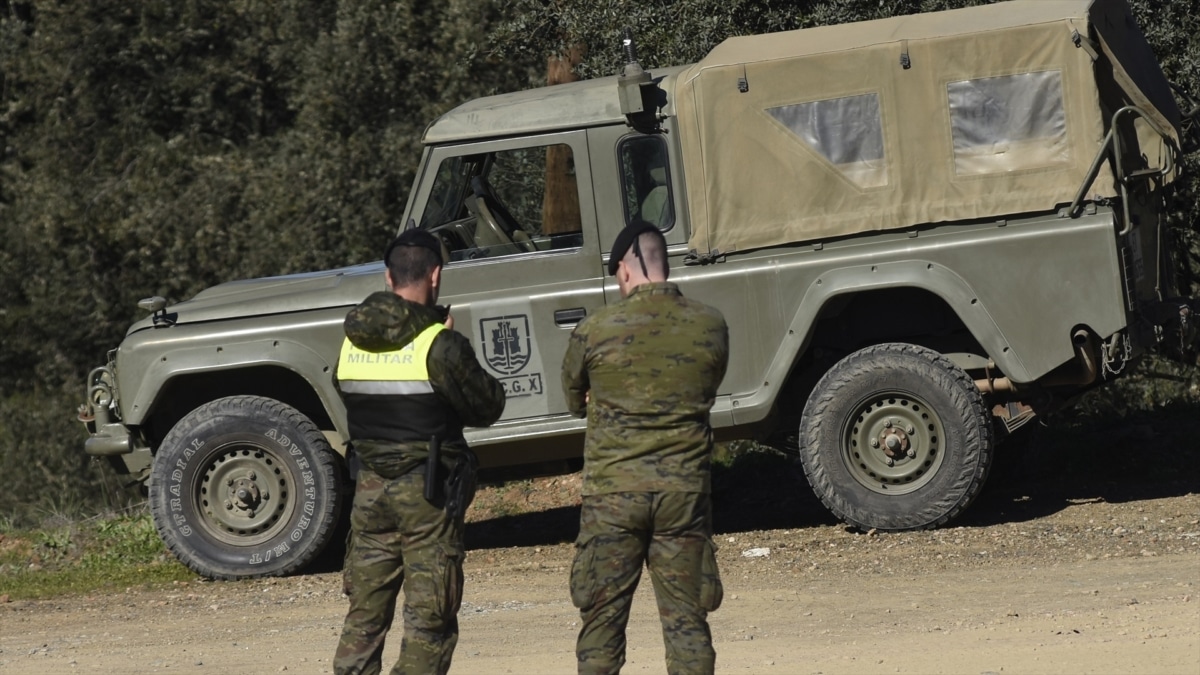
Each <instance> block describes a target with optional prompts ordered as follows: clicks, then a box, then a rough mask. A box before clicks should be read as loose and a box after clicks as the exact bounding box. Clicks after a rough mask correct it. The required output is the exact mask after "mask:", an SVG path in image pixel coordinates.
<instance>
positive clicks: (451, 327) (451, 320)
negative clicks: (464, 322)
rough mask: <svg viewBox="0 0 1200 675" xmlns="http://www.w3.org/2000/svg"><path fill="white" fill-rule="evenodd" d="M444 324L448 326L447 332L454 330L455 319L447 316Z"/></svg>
mask: <svg viewBox="0 0 1200 675" xmlns="http://www.w3.org/2000/svg"><path fill="white" fill-rule="evenodd" d="M444 324H445V326H446V330H454V317H452V316H450V315H449V314H447V315H446V321H445V322H444Z"/></svg>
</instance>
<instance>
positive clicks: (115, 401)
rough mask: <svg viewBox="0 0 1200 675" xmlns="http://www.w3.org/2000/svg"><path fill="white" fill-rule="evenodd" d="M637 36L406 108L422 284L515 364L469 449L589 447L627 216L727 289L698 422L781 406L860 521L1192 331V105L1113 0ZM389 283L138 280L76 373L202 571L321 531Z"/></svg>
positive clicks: (722, 428) (739, 428)
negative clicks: (651, 59)
mask: <svg viewBox="0 0 1200 675" xmlns="http://www.w3.org/2000/svg"><path fill="white" fill-rule="evenodd" d="M626 51H627V57H628V59H627V60H628V63H627V64H626V66H625V67H624V70H623V71H622V72H621V74H620V75H619V76H615V77H610V78H602V79H595V80H589V81H583V82H576V83H570V84H562V85H557V86H553V87H547V88H542V89H536V90H532V91H524V92H519V93H510V94H504V95H498V96H492V97H487V98H482V99H478V100H474V101H470V102H467V103H464V104H462V105H460V106H459V107H457V108H455V109H453V110H451V111H450V112H448V113H447V114H445V115H443V116H442V117H441V118H439V119H437V120H436V121H434V122H433V123H432V124H431V125H430V126H429V127H428V129H427V130H426V132H425V134H424V139H423V140H424V154H423V157H422V160H421V165H420V169H419V171H418V173H417V177H416V180H415V182H414V184H413V187H412V191H411V193H410V194H409V196H408V201H407V204H406V206H405V207H404V214H403V217H402V222H404V223H405V225H404V227H410V228H411V227H416V228H422V229H425V230H428V231H430V232H432V233H434V234H436V235H437V236H438V237H439V238H440V240H441V241H442V242H443V243H444V246H445V250H444V255H445V258H446V260H447V264H446V268H445V272H444V275H443V279H444V287H443V293H442V299H443V302H447V303H449V304H451V305H452V307H453V309H452V312H453V316H454V318H455V329H456V330H459V331H461V332H462V333H464V334H465V335H467V336H469V337H470V338H471V340H472V341H473V342H474V344H475V345H476V348H477V350H478V355H479V356H480V358H481V361H483V362H484V363H485V364H486V367H487V368H489V369H490V370H491V372H493V373H494V374H495V375H496V376H497V377H498V378H500V380H501V381H502V382H503V383H504V386H505V389H506V391H507V394H508V402H507V409H506V411H505V414H504V416H503V418H502V420H501V421H500V422H499V423H498V424H496V425H495V426H493V427H491V428H488V429H475V430H470V431H469V433H468V437H469V440H470V442H471V444H472V445H473V446H474V447H475V449H476V450H477V451H478V454H479V457H480V459H481V462H482V465H483V466H484V467H503V466H513V465H531V464H535V463H543V462H552V461H560V460H565V459H572V458H573V459H576V460H577V459H578V458H579V456H580V452H581V447H582V434H583V432H584V428H585V422H584V420H581V419H577V418H575V417H572V416H570V415H569V414H567V411H566V408H565V404H564V396H563V393H562V391H561V387H560V384H559V368H560V364H561V359H562V356H563V353H564V350H565V347H566V343H567V338H568V336H569V335H570V333H571V330H572V328H573V327H574V326H575V325H577V324H578V323H579V322H580V321H581V320H582V319H583V318H584V317H586V316H587V315H588V314H589V313H591V312H594V311H595V310H596V309H598V308H599V307H601V306H603V305H605V304H606V303H610V302H615V301H617V300H618V298H619V294H618V292H617V289H616V285H615V283H614V282H613V281H612V280H611V279H609V278H606V277H605V274H604V269H605V265H606V261H607V254H608V251H609V246H610V244H611V242H612V241H613V239H614V238H615V237H616V234H617V232H618V231H619V230H620V228H622V227H623V226H624V225H625V224H626V223H627V222H630V221H632V220H634V219H643V220H647V221H650V222H653V223H655V224H657V225H658V226H659V227H660V228H661V229H662V231H663V232H664V234H665V236H666V238H667V242H668V244H669V249H670V250H669V253H670V268H671V278H672V280H674V281H677V282H678V283H679V285H680V286H681V287H682V289H683V290H684V292H685V293H686V294H687V295H689V296H692V297H695V298H698V299H700V300H703V301H705V302H708V303H711V304H713V305H716V306H717V307H719V308H720V309H721V310H722V311H723V312H724V314H725V317H726V319H727V320H728V322H729V325H730V331H731V344H732V356H731V363H730V367H729V372H728V375H727V376H726V378H725V381H724V383H723V384H722V386H721V389H720V395H719V396H718V398H717V400H716V404H715V406H714V408H713V411H712V423H713V426H714V429H715V431H716V433H717V435H718V437H719V438H724V439H737V438H755V439H768V440H769V439H778V438H786V437H788V436H790V437H792V438H793V439H794V440H795V441H796V442H794V443H793V447H792V451H793V452H796V453H798V461H799V464H800V465H801V466H802V468H803V473H804V475H805V476H807V479H808V482H809V483H810V484H811V487H812V489H813V490H814V491H815V492H816V494H817V496H819V497H820V499H821V501H822V502H823V503H824V504H825V505H826V506H827V507H828V508H829V509H830V510H831V511H832V512H833V513H834V514H836V515H837V516H838V517H839V518H841V519H843V520H844V521H845V522H847V523H849V524H851V525H853V526H856V527H858V528H864V529H866V528H876V529H879V530H905V529H914V528H930V527H936V526H939V525H942V524H945V523H947V522H949V521H951V520H952V519H953V518H954V517H955V516H957V515H958V514H960V513H961V512H962V511H963V509H965V508H966V507H967V506H968V505H969V504H970V503H971V501H972V500H973V499H974V498H975V496H976V495H977V494H978V493H979V490H980V488H981V486H982V485H983V483H984V481H985V479H986V478H987V476H988V473H989V468H990V466H991V463H992V460H993V456H994V454H995V453H994V450H995V448H996V446H997V444H998V442H999V441H1000V440H1001V439H1002V438H1003V437H1004V435H1005V434H1006V433H1008V432H1009V431H1011V430H1013V429H1016V428H1017V427H1019V426H1021V425H1022V424H1024V423H1027V422H1028V421H1029V420H1030V419H1031V418H1033V417H1034V416H1035V415H1038V414H1046V413H1048V412H1052V411H1054V410H1055V409H1057V408H1059V407H1061V406H1063V405H1064V404H1066V403H1069V402H1070V401H1072V400H1073V399H1075V398H1076V397H1077V396H1078V395H1079V394H1081V393H1082V392H1084V391H1086V390H1088V389H1089V388H1092V387H1095V386H1098V385H1100V384H1102V383H1104V382H1106V381H1109V380H1112V379H1113V378H1114V377H1116V376H1118V375H1120V374H1121V373H1122V372H1123V371H1126V370H1127V369H1128V364H1129V363H1130V362H1131V361H1132V360H1133V359H1135V358H1137V357H1138V356H1139V355H1140V354H1142V353H1144V352H1146V351H1147V350H1150V349H1154V348H1158V349H1164V350H1166V351H1171V352H1173V353H1175V354H1176V355H1177V356H1180V357H1189V358H1194V356H1193V355H1194V350H1195V348H1196V320H1197V317H1196V310H1197V309H1198V305H1197V303H1195V302H1194V301H1193V300H1190V299H1187V298H1180V297H1177V292H1176V291H1175V290H1174V279H1175V275H1174V273H1173V271H1172V269H1171V266H1170V256H1169V255H1168V251H1167V250H1166V244H1167V242H1168V241H1169V239H1168V237H1167V234H1166V233H1165V231H1164V230H1165V228H1166V220H1165V216H1166V210H1167V207H1166V206H1165V205H1166V204H1167V203H1168V201H1167V198H1168V196H1169V195H1170V193H1171V189H1172V185H1173V183H1174V182H1175V180H1176V178H1177V175H1176V174H1177V172H1178V167H1179V162H1178V160H1179V158H1180V156H1181V152H1183V150H1184V149H1185V148H1186V145H1187V144H1186V140H1187V133H1186V132H1185V130H1186V129H1187V128H1189V125H1190V124H1191V123H1192V122H1193V121H1194V118H1195V117H1196V112H1195V111H1193V112H1192V113H1191V116H1190V117H1189V116H1187V115H1181V113H1180V111H1179V108H1178V107H1177V105H1176V102H1175V99H1174V98H1173V94H1172V91H1171V89H1170V88H1169V85H1168V83H1167V81H1166V80H1165V79H1164V76H1163V74H1162V72H1161V70H1160V68H1159V66H1158V65H1157V61H1156V60H1155V58H1154V55H1153V54H1152V52H1151V50H1150V48H1149V47H1148V45H1147V43H1146V42H1145V40H1144V38H1143V36H1142V35H1141V33H1140V32H1139V29H1138V28H1137V26H1136V24H1135V23H1134V21H1133V19H1132V18H1131V15H1130V13H1129V8H1128V7H1127V6H1126V5H1125V3H1124V0H1036V1H1034V0H1015V1H1012V2H1003V3H997V4H992V5H985V6H980V7H974V8H968V9H960V10H954V11H947V12H939V13H930V14H921V15H913V16H903V17H898V18H892V19H885V20H879V21H870V22H864V23H855V24H847V25H839V26H829V27H821V28H813V29H806V30H800V31H793V32H782V33H777V34H768V35H758V36H747V37H735V38H731V39H729V40H727V41H725V42H723V43H721V44H720V45H718V46H717V47H716V48H714V49H713V50H712V51H711V52H710V53H709V54H708V55H707V56H706V57H705V58H704V59H703V60H701V61H699V62H698V63H695V64H691V65H687V66H681V67H672V68H666V69H662V70H657V71H655V72H653V73H650V72H647V71H645V70H643V69H642V68H641V66H640V65H639V64H638V63H637V59H636V48H635V47H634V46H633V44H632V42H631V41H629V42H628V43H627V49H626ZM379 244H380V250H381V251H382V249H383V247H384V245H385V244H386V241H384V240H383V239H381V240H380V242H379ZM383 288H384V282H383V267H382V263H381V262H370V263H366V264H362V265H358V266H354V267H347V268H344V269H337V270H331V271H323V272H314V273H308V274H296V275H291V276H282V277H276V278H269V279H255V280H248V281H235V282H232V283H226V284H222V285H219V286H216V287H214V288H210V289H208V290H205V291H203V292H201V293H199V294H198V295H196V296H195V297H193V298H191V299H189V300H186V301H184V302H179V303H177V304H170V305H169V304H168V303H167V302H166V301H165V300H163V299H162V298H150V299H148V300H145V301H143V302H142V303H141V306H142V307H144V308H145V309H146V310H148V311H149V312H150V313H151V315H150V316H148V317H147V318H146V319H145V320H142V321H140V322H138V323H136V324H134V325H133V326H132V327H131V328H130V329H129V332H128V334H127V335H126V337H125V339H124V341H123V342H122V343H121V344H120V346H119V347H118V348H117V349H116V350H114V351H113V352H112V353H111V354H110V359H109V362H108V364H107V365H104V366H102V367H99V368H97V369H95V370H94V371H93V372H92V373H91V375H90V378H89V382H88V392H87V404H86V410H85V411H84V413H83V414H82V416H81V417H82V419H83V420H84V421H85V423H86V425H87V427H88V430H89V431H90V434H91V435H90V438H89V439H88V440H87V441H86V446H85V449H86V451H87V452H88V453H89V454H91V455H94V456H98V457H107V458H110V459H111V460H113V462H114V464H115V466H117V468H118V469H119V470H120V471H123V472H126V473H128V474H131V475H132V476H133V477H135V478H136V479H139V480H141V481H144V483H145V484H146V486H147V487H148V494H149V501H150V505H151V509H152V512H153V516H154V520H155V523H156V525H157V527H158V530H159V532H160V534H161V535H162V537H163V539H164V540H165V542H166V544H167V545H168V547H169V548H170V550H171V551H173V552H174V554H175V555H176V556H178V558H179V559H180V560H181V561H183V562H184V563H185V564H187V565H188V566H189V567H190V568H192V569H193V570H195V571H196V572H198V573H199V574H201V575H204V576H208V577H216V578H238V577H248V576H261V575H276V574H286V573H291V572H295V571H297V570H299V569H301V568H303V567H304V566H305V565H306V564H307V563H308V562H310V561H311V560H313V559H314V557H315V556H317V554H318V553H319V552H320V551H321V550H322V549H323V548H325V546H326V545H327V544H328V543H329V542H330V539H331V538H332V537H333V532H334V531H335V529H336V525H337V523H338V521H339V518H340V517H341V515H342V511H343V508H344V506H345V505H346V503H347V500H348V497H349V493H350V491H351V490H352V487H351V486H350V485H349V483H348V481H347V479H346V471H345V466H344V461H343V458H342V456H341V453H342V451H343V450H342V449H343V447H344V444H345V442H346V441H347V437H346V416H345V410H344V408H343V406H342V404H341V402H340V401H339V398H338V395H337V393H336V391H335V389H334V386H333V382H332V381H331V375H332V368H333V366H334V364H335V362H336V360H337V357H338V349H339V345H340V344H341V341H342V338H343V333H342V321H343V318H344V317H345V315H346V312H347V311H348V309H349V308H350V307H352V306H353V305H355V304H356V303H358V302H360V301H361V300H362V299H363V298H364V297H366V296H367V295H368V294H369V293H371V292H373V291H377V290H381V289H383ZM797 475H798V479H797V480H798V481H800V479H799V473H798V474H797ZM797 489H802V487H801V485H797Z"/></svg>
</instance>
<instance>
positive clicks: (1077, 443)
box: [467, 404, 1200, 549]
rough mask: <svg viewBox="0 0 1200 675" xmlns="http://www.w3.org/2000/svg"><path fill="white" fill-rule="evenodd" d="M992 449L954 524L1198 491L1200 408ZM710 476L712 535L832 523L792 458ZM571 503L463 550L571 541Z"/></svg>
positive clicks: (721, 469) (760, 453) (726, 467)
mask: <svg viewBox="0 0 1200 675" xmlns="http://www.w3.org/2000/svg"><path fill="white" fill-rule="evenodd" d="M1022 431H1023V432H1026V431H1027V432H1028V433H1022V434H1021V435H1019V436H1014V437H1013V438H1011V439H1010V442H1008V443H1005V444H1004V445H1002V446H1001V447H999V448H998V449H997V461H996V465H995V466H994V469H993V473H992V476H990V477H989V480H988V484H987V485H986V486H985V488H984V491H983V494H981V495H980V497H979V498H978V499H977V500H976V502H975V504H973V505H972V506H971V507H970V508H969V509H968V510H967V511H966V513H964V514H963V515H962V516H961V517H960V518H959V519H958V520H957V521H955V523H954V524H955V525H957V526H963V527H986V526H989V525H995V524H1000V523H1011V522H1022V521H1027V520H1032V519H1036V518H1042V517H1045V516H1048V515H1052V514H1054V513H1056V512H1058V511H1060V510H1062V509H1064V508H1066V507H1067V506H1069V505H1071V504H1072V503H1079V502H1083V501H1089V500H1099V501H1107V502H1128V501H1136V500H1146V499H1161V498H1166V497H1177V496H1181V495H1186V494H1190V493H1196V492H1200V457H1198V456H1197V453H1196V451H1195V447H1196V441H1195V438H1196V436H1197V431H1200V405H1196V404H1191V405H1179V406H1175V407H1172V408H1169V409H1165V410H1159V411H1154V412H1145V413H1134V414H1132V415H1129V416H1127V417H1124V418H1118V417H1106V416H1078V417H1069V418H1068V417H1064V418H1061V419H1058V420H1053V421H1051V422H1049V423H1048V424H1046V425H1044V426H1042V425H1040V426H1038V427H1034V428H1030V429H1027V430H1022ZM727 448H729V449H728V450H727V453H728V454H727V455H726V456H725V457H718V463H717V464H718V465H717V467H716V468H715V469H714V472H713V513H714V529H715V531H716V533H717V534H726V533H737V532H748V531H754V530H767V529H794V528H804V527H814V526H820V525H835V524H836V523H837V521H836V519H834V518H833V516H832V515H830V514H829V512H828V511H826V510H825V508H824V506H822V505H821V503H820V501H819V500H818V499H817V498H816V497H815V496H814V495H813V493H812V490H811V489H810V488H809V487H808V485H807V483H806V482H805V481H804V476H803V473H802V472H800V471H799V470H798V468H797V467H796V466H795V465H794V463H793V459H792V458H791V457H789V456H787V455H784V454H783V453H780V452H778V451H775V450H772V449H770V448H766V447H764V446H758V445H754V444H752V443H744V444H737V443H735V444H730V445H729V446H727ZM578 528H579V507H578V506H577V505H571V506H562V507H555V508H549V509H545V510H541V511H532V512H527V513H517V514H512V515H504V516H500V517H494V518H490V519H487V520H483V521H479V522H474V523H470V524H468V526H467V544H468V547H469V548H471V549H486V548H496V547H505V546H542V545H553V544H559V543H564V542H570V541H573V540H574V538H575V535H576V534H577V532H578Z"/></svg>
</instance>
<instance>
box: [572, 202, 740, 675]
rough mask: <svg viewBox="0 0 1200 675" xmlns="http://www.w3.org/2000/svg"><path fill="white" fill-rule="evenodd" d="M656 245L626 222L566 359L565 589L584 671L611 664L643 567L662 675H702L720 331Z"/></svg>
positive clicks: (708, 663) (710, 591) (713, 577)
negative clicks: (579, 425)
mask: <svg viewBox="0 0 1200 675" xmlns="http://www.w3.org/2000/svg"><path fill="white" fill-rule="evenodd" d="M667 269H668V268H667V264H666V242H665V241H664V239H663V235H662V234H661V233H660V232H659V230H658V229H657V228H656V227H654V226H653V225H650V224H648V223H637V224H635V225H631V226H629V227H627V228H625V229H624V230H623V231H622V232H621V234H620V235H619V236H618V237H617V241H616V243H615V244H614V245H613V252H612V256H611V257H610V258H609V273H610V274H614V275H615V276H616V277H617V284H618V287H619V288H620V291H621V295H622V297H623V298H624V299H623V300H622V301H621V302H618V303H616V304H613V305H610V306H608V307H605V308H604V309H602V310H601V311H599V312H597V313H596V314H594V315H592V316H590V317H588V318H587V319H586V320H585V321H584V322H582V323H581V324H579V326H578V327H576V329H575V332H574V333H573V334H572V336H571V340H570V343H569V346H568V347H567V354H566V356H565V358H564V360H563V373H562V380H563V389H564V390H565V391H566V395H567V403H568V406H569V407H570V409H571V410H572V411H573V412H574V413H576V414H578V415H581V416H582V415H585V414H586V416H587V418H588V428H587V440H586V442H585V445H584V468H583V507H582V511H581V516H580V526H579V538H578V540H577V541H576V544H575V546H576V552H575V561H574V564H573V565H572V567H571V581H570V585H571V600H572V602H573V603H574V604H575V606H576V607H578V608H579V610H580V614H581V617H582V624H583V627H582V628H581V629H580V631H579V638H578V641H577V643H576V648H575V653H576V657H577V659H578V662H579V672H580V673H581V674H582V673H616V672H618V671H619V670H620V669H621V666H622V665H623V664H624V663H625V626H626V624H627V622H628V620H629V609H630V606H631V604H632V602H633V593H634V590H636V588H637V585H638V581H639V579H640V577H641V571H642V565H643V564H645V565H646V566H647V568H648V569H649V570H650V579H651V581H652V582H653V584H654V593H655V597H656V598H657V599H658V610H659V616H660V617H661V619H662V629H663V641H664V643H665V645H666V660H667V671H668V672H670V673H711V672H713V667H714V664H715V661H716V654H715V652H714V651H713V646H712V635H711V633H710V632H709V628H708V612H711V611H713V610H715V609H717V607H718V606H719V605H720V603H721V596H722V588H721V580H720V577H719V576H718V574H717V565H716V559H715V557H714V555H713V554H714V550H713V544H712V507H711V501H710V495H709V493H710V462H711V457H712V429H711V427H710V426H709V420H708V414H709V410H710V409H711V408H712V405H713V401H714V400H715V398H716V395H717V387H718V386H719V385H720V383H721V379H722V378H723V377H724V376H725V368H726V366H727V364H728V361H729V336H728V328H727V327H726V325H725V319H724V318H723V317H722V316H721V313H720V312H719V311H717V310H716V309H714V308H712V307H709V306H707V305H704V304H701V303H699V302H696V301H694V300H689V299H687V298H685V297H683V295H682V294H681V293H680V292H679V287H678V286H676V285H675V284H672V283H668V282H667V280H666V279H667V273H668V272H667Z"/></svg>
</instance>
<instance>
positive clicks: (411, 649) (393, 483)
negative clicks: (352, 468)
mask: <svg viewBox="0 0 1200 675" xmlns="http://www.w3.org/2000/svg"><path fill="white" fill-rule="evenodd" d="M424 488H425V476H424V471H422V470H420V469H418V470H415V471H410V472H409V473H407V474H404V475H403V476H400V477H399V478H394V479H387V478H383V477H382V476H380V475H378V474H376V473H374V472H372V471H369V470H366V469H363V470H362V471H361V472H360V473H359V477H358V486H357V490H356V492H355V494H354V507H353V511H352V512H351V515H350V525H351V532H350V539H349V542H348V544H347V547H346V565H345V571H344V583H345V591H346V594H347V595H349V596H350V610H349V611H348V612H347V613H346V621H345V624H344V625H343V627H342V638H341V640H340V641H339V642H338V647H337V654H336V656H335V657H334V660H333V669H334V672H335V673H338V675H342V674H343V673H344V674H350V673H355V674H357V673H367V674H371V675H374V674H375V673H379V672H380V669H381V658H382V654H383V641H384V638H385V637H386V636H387V632H388V629H389V628H391V625H392V619H393V617H394V615H395V612H396V601H397V597H398V595H399V593H400V589H401V586H403V588H404V610H403V612H404V638H403V641H402V642H401V644H400V659H399V660H398V661H397V662H396V664H395V666H394V667H393V668H392V673H445V672H446V671H448V670H449V669H450V659H451V657H452V656H453V655H454V647H455V645H456V644H457V643H458V608H459V605H460V604H461V603H462V583H463V572H462V563H463V558H464V557H465V552H464V548H463V529H464V526H463V518H462V514H461V513H459V514H455V515H451V514H448V513H447V512H446V510H444V509H440V508H436V507H434V506H431V505H430V504H429V502H427V501H425V497H424Z"/></svg>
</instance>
